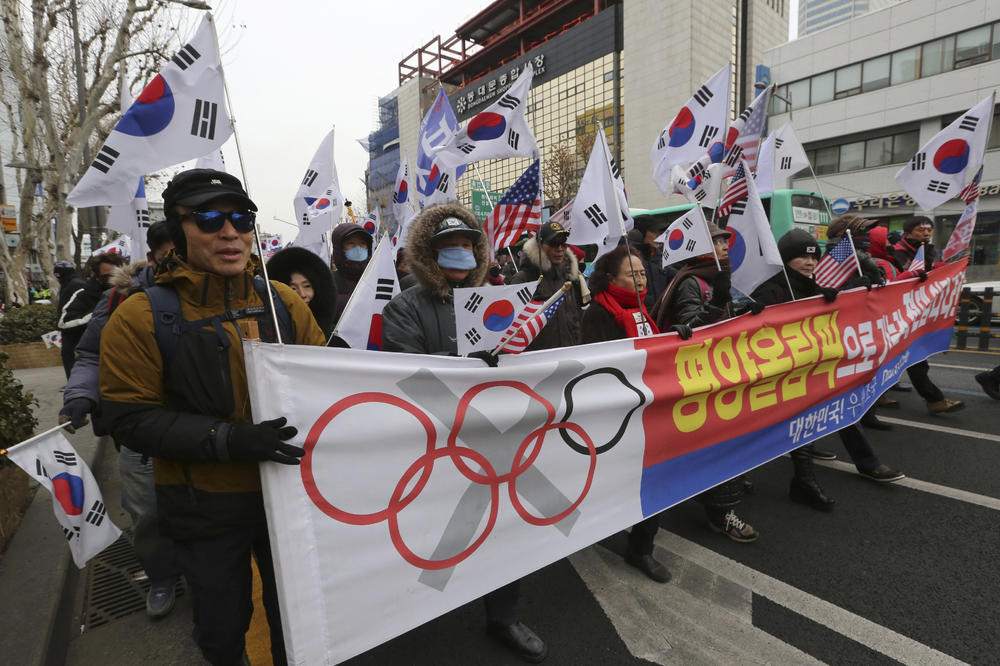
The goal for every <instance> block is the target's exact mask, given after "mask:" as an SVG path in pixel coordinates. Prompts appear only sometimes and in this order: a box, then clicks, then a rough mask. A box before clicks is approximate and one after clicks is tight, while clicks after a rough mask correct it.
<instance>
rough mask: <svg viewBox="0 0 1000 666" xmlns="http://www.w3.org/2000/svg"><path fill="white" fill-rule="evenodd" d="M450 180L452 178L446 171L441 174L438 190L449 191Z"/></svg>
mask: <svg viewBox="0 0 1000 666" xmlns="http://www.w3.org/2000/svg"><path fill="white" fill-rule="evenodd" d="M450 180H451V178H450V176H448V174H446V173H443V174H441V179H440V180H439V181H438V186H437V191H438V192H447V191H448V183H449V181H450Z"/></svg>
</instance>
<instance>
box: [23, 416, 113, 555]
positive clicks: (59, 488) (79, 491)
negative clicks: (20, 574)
mask: <svg viewBox="0 0 1000 666" xmlns="http://www.w3.org/2000/svg"><path fill="white" fill-rule="evenodd" d="M61 428H62V426H59V427H58V428H53V429H52V430H48V431H46V432H43V433H42V434H41V435H38V436H36V437H32V438H31V439H28V440H25V441H24V442H21V443H20V444H18V445H16V446H13V447H11V448H10V450H9V451H7V452H6V453H7V458H8V459H9V460H10V461H11V462H13V463H14V464H16V465H17V466H18V467H20V468H21V469H23V470H24V471H25V472H27V473H28V474H29V475H30V476H31V477H33V478H34V479H35V480H36V481H38V483H39V484H40V485H41V486H42V487H44V488H45V489H46V490H48V491H49V492H50V493H52V512H53V513H54V514H55V517H56V520H57V521H58V522H59V525H60V526H61V527H62V531H63V536H65V537H66V542H67V543H68V544H69V549H70V552H71V553H72V554H73V562H75V563H76V566H78V567H80V568H81V569H82V568H84V567H85V566H86V565H87V561H88V560H89V559H90V558H92V557H94V556H95V555H97V554H98V553H100V552H101V551H102V550H104V549H105V548H107V547H108V546H110V545H111V544H113V543H114V542H115V541H116V540H117V539H118V537H119V536H121V530H119V529H118V528H117V527H116V526H115V524H114V523H112V522H111V518H110V517H109V516H108V510H107V508H106V507H105V505H104V498H103V497H101V489H100V488H99V487H98V485H97V481H96V480H95V479H94V475H93V474H91V473H90V468H89V467H87V463H86V462H84V460H83V458H81V457H80V455H79V454H78V453H77V452H76V450H75V449H74V448H73V445H72V444H70V443H69V440H68V439H66V436H65V435H63V434H62V432H61Z"/></svg>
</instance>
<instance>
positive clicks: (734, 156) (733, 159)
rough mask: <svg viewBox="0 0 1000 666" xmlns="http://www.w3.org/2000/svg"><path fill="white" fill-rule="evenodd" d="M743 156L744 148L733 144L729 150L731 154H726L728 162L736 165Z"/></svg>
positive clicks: (729, 164)
mask: <svg viewBox="0 0 1000 666" xmlns="http://www.w3.org/2000/svg"><path fill="white" fill-rule="evenodd" d="M741 157H743V149H742V148H740V147H739V146H737V145H736V144H733V147H732V148H730V150H729V155H727V156H726V164H727V165H728V166H731V167H734V166H736V163H737V162H739V161H740V158H741Z"/></svg>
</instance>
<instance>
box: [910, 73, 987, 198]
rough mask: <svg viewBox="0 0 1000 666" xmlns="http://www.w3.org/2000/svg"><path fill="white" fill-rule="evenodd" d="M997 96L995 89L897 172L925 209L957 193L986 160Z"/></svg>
mask: <svg viewBox="0 0 1000 666" xmlns="http://www.w3.org/2000/svg"><path fill="white" fill-rule="evenodd" d="M995 97H996V93H995V92H994V93H992V94H990V96H989V97H987V98H986V99H984V100H983V101H981V102H980V103H979V104H976V105H975V106H974V107H972V108H971V109H969V110H968V111H966V112H965V113H963V114H962V115H961V116H959V117H958V118H957V119H956V120H955V122H953V123H952V124H950V125H948V126H947V127H945V128H944V129H943V130H941V131H940V132H938V133H937V135H936V136H935V137H934V138H933V139H931V140H930V141H929V142H928V143H927V144H926V145H924V146H923V147H922V148H921V149H920V150H918V151H917V154H916V155H914V156H913V158H912V159H911V160H910V162H909V163H908V164H907V165H906V166H904V167H903V168H902V169H900V170H899V172H897V173H896V182H897V183H899V184H900V185H901V186H902V188H903V189H904V190H906V193H907V194H909V195H910V196H911V197H913V200H914V201H916V202H917V204H919V205H920V207H921V208H922V209H923V210H933V209H934V208H937V207H938V206H940V205H941V204H943V203H944V202H946V201H948V200H949V199H951V198H953V197H956V196H958V194H959V193H960V192H961V191H962V190H963V189H964V188H965V184H966V181H967V176H966V174H967V173H974V172H975V170H976V169H978V168H979V166H980V165H981V164H982V163H983V156H984V155H985V153H986V141H987V139H988V138H989V135H990V124H991V123H992V121H993V105H994V101H995Z"/></svg>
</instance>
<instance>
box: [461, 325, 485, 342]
mask: <svg viewBox="0 0 1000 666" xmlns="http://www.w3.org/2000/svg"><path fill="white" fill-rule="evenodd" d="M465 339H466V340H468V341H469V344H470V345H474V344H476V343H477V342H479V341H480V340H482V339H483V336H481V335H479V332H478V331H477V330H476V329H474V328H470V329H469V330H468V331H466V332H465Z"/></svg>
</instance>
